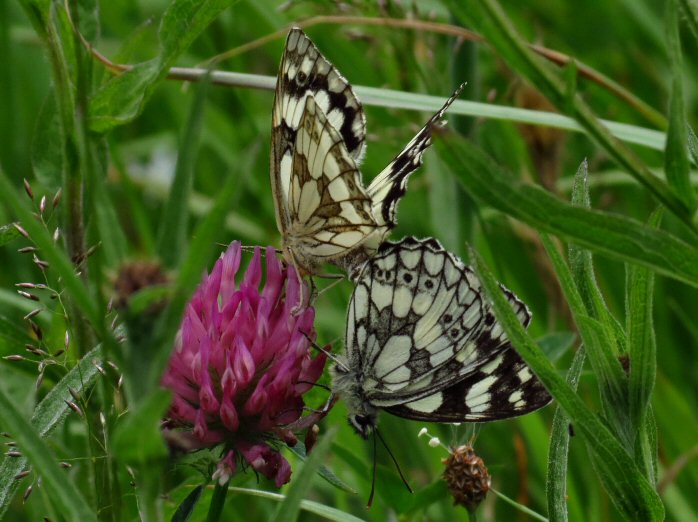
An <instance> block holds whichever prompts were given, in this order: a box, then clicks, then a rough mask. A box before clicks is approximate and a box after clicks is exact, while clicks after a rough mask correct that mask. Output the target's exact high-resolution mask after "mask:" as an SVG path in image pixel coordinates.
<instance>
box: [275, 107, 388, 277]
mask: <svg viewBox="0 0 698 522" xmlns="http://www.w3.org/2000/svg"><path fill="white" fill-rule="evenodd" d="M293 150H294V153H293V161H292V170H291V173H292V175H291V184H290V187H289V193H288V211H289V217H290V220H291V229H290V232H291V234H289V237H288V238H287V241H288V242H289V243H290V244H289V246H290V247H291V250H292V251H293V253H294V256H295V258H296V260H297V261H298V262H299V263H300V264H301V266H304V267H313V266H315V265H316V264H317V263H319V262H325V261H327V262H334V261H335V260H336V259H337V258H340V257H342V256H344V255H346V253H347V252H349V251H351V250H353V249H354V248H355V247H356V246H357V245H359V244H361V243H362V242H363V241H364V240H365V239H366V237H368V236H369V235H370V234H371V233H373V232H374V231H375V230H376V229H377V228H378V227H377V225H376V223H375V221H374V219H373V216H372V215H371V200H370V199H369V197H368V196H367V195H366V192H365V190H364V188H363V186H362V185H361V174H360V173H359V171H358V169H357V168H356V164H355V162H354V160H353V158H352V157H351V155H350V154H349V152H348V151H347V149H346V147H345V144H344V140H343V139H342V137H341V136H340V135H339V132H338V131H337V130H336V129H335V128H334V126H333V125H332V124H331V123H330V122H329V121H328V120H327V118H326V116H325V114H324V113H323V112H322V110H321V109H320V107H319V106H318V105H317V103H316V100H315V98H314V97H312V96H308V97H307V98H306V100H305V107H304V109H303V117H302V118H301V121H300V125H299V127H298V130H297V132H296V142H295V144H294V149H293Z"/></svg>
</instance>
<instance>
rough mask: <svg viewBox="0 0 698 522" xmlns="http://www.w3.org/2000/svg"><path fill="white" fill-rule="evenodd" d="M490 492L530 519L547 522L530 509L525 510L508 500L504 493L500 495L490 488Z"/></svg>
mask: <svg viewBox="0 0 698 522" xmlns="http://www.w3.org/2000/svg"><path fill="white" fill-rule="evenodd" d="M490 491H492V492H493V493H494V494H495V495H497V496H498V497H499V498H501V499H502V500H504V501H505V502H507V503H509V504H511V505H512V506H514V507H515V508H516V509H518V510H519V511H523V512H524V513H526V514H527V515H529V516H531V517H532V518H534V519H535V520H540V522H548V519H547V518H545V517H544V516H543V515H541V514H540V513H536V512H535V511H533V510H532V509H529V508H527V507H526V506H524V505H523V504H519V503H518V502H516V501H515V500H512V499H510V498H509V497H507V496H506V495H505V494H504V493H502V492H501V491H497V490H496V489H494V488H491V489H490Z"/></svg>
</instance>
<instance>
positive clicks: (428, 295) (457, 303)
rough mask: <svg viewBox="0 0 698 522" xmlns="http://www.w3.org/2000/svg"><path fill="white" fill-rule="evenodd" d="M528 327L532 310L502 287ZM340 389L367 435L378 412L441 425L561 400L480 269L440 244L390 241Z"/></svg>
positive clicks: (370, 277) (377, 260)
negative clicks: (538, 372)
mask: <svg viewBox="0 0 698 522" xmlns="http://www.w3.org/2000/svg"><path fill="white" fill-rule="evenodd" d="M501 289H502V291H503V292H504V293H505V294H506V296H507V298H508V300H509V302H510V303H511V304H512V305H513V307H514V309H515V311H516V315H517V316H518V318H519V320H520V321H521V323H522V324H523V325H524V326H528V323H529V322H530V319H531V314H530V312H529V311H528V308H527V307H526V305H525V304H524V303H523V302H522V301H521V300H519V299H518V298H517V297H516V296H515V295H514V294H513V293H512V292H510V291H509V290H507V289H506V288H504V287H503V286H501ZM345 350H346V356H345V358H343V359H340V360H339V361H338V363H337V364H336V365H335V367H334V392H336V393H337V394H338V395H339V396H340V397H341V398H344V400H345V402H346V404H347V409H348V410H349V422H350V423H351V425H352V426H353V427H354V428H355V429H356V431H357V432H358V433H359V434H360V435H361V436H363V437H364V438H366V437H368V435H369V434H370V433H371V432H372V431H373V429H374V428H375V426H376V422H377V413H378V410H379V409H383V410H385V411H387V412H388V413H392V414H394V415H398V416H400V417H406V418H409V419H418V420H425V421H432V422H461V421H464V422H479V421H491V420H497V419H504V418H507V417H514V416H517V415H523V414H524V413H529V412H531V411H533V410H536V409H538V408H541V407H543V406H545V405H546V404H548V402H550V400H551V397H550V395H548V393H547V391H546V390H545V388H544V387H543V385H542V384H541V382H540V381H539V380H538V379H537V378H536V377H535V375H534V374H533V373H532V372H531V370H530V369H529V367H528V366H527V365H526V364H525V363H524V361H523V360H522V359H521V357H520V356H519V355H518V354H517V353H516V351H515V350H514V349H513V348H512V346H511V344H510V342H509V341H508V340H507V338H506V334H505V333H504V331H503V330H502V328H501V326H500V325H499V324H498V323H497V321H496V320H495V317H494V313H493V311H492V309H491V307H490V306H489V305H488V304H487V302H486V301H485V298H484V296H483V295H482V293H481V287H480V282H479V281H478V279H477V278H476V276H475V274H474V273H473V272H472V270H471V269H470V268H468V267H467V266H465V265H464V264H463V262H462V261H461V260H460V259H458V258H457V257H455V256H454V255H452V254H450V253H449V252H447V251H446V250H444V249H443V247H442V246H441V245H440V244H439V242H438V241H436V240H435V239H424V240H418V239H415V238H412V237H408V238H405V239H403V240H401V241H400V242H397V243H393V242H386V243H384V244H383V245H381V246H380V248H379V250H378V252H377V254H376V255H375V256H374V257H373V258H371V259H370V260H369V261H367V262H366V263H365V264H364V266H363V267H362V270H361V273H360V275H359V277H358V279H357V282H356V288H355V290H354V293H353V294H352V296H351V301H350V303H349V312H348V317H347V326H346V340H345Z"/></svg>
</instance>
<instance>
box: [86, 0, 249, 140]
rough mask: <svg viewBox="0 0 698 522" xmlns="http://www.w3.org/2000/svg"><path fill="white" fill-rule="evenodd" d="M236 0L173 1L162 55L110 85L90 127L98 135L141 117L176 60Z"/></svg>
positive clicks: (94, 104)
mask: <svg viewBox="0 0 698 522" xmlns="http://www.w3.org/2000/svg"><path fill="white" fill-rule="evenodd" d="M235 2H236V0H200V1H197V2H192V1H191V0H174V1H173V2H172V3H171V4H170V6H169V7H168V8H167V11H165V14H164V15H163V18H162V21H161V23H160V29H159V31H158V35H159V37H160V54H159V55H158V56H157V57H156V58H154V59H152V60H150V61H148V62H144V63H140V64H137V65H135V66H134V67H133V68H131V69H130V70H128V71H126V72H124V73H121V74H120V75H119V76H117V77H115V78H113V79H112V80H111V81H109V82H107V83H106V84H105V85H104V86H102V88H101V89H100V90H99V91H97V93H95V96H94V97H93V99H92V101H91V104H90V127H91V129H92V130H94V131H97V132H106V131H108V130H109V129H111V128H113V127H115V126H117V125H122V124H124V123H128V122H129V121H131V120H133V119H134V118H135V117H136V116H138V115H139V114H140V113H141V111H142V110H143V107H144V105H145V103H146V102H147V101H148V99H149V98H150V96H151V95H152V93H153V91H154V90H155V88H156V87H157V85H158V83H159V82H160V81H161V80H162V79H163V78H164V77H165V76H166V74H167V72H168V70H169V68H170V66H171V65H172V63H173V62H174V60H175V59H176V58H177V57H178V56H179V55H181V54H182V53H183V52H184V51H185V50H186V49H187V48H188V47H189V46H190V45H191V43H192V42H193V41H194V40H195V39H196V38H197V37H198V36H199V35H200V34H201V33H202V32H203V30H204V29H206V27H207V26H208V25H209V24H210V23H211V22H212V21H213V20H214V19H215V18H216V17H217V16H218V15H219V14H220V13H221V12H222V11H223V10H224V9H226V8H228V7H229V6H231V5H232V4H234V3H235Z"/></svg>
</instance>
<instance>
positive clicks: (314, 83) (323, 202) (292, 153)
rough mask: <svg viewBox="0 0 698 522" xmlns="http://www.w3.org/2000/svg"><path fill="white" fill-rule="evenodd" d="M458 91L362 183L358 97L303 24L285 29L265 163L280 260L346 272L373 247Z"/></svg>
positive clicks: (306, 268)
mask: <svg viewBox="0 0 698 522" xmlns="http://www.w3.org/2000/svg"><path fill="white" fill-rule="evenodd" d="M461 87H462V86H461ZM459 92H460V88H459V89H458V90H457V91H456V92H455V93H454V94H453V96H451V98H449V99H448V101H447V102H446V103H445V104H444V106H443V107H442V108H441V109H440V110H439V111H438V112H437V113H436V114H435V115H434V116H433V117H432V118H431V119H430V120H429V121H428V122H427V124H426V125H425V126H424V128H422V129H421V130H420V131H419V133H418V134H417V135H416V136H415V137H414V138H413V139H412V140H411V141H410V142H409V143H408V144H407V146H406V147H405V148H404V149H403V150H402V152H400V153H399V154H398V155H397V156H396V157H395V158H394V159H393V161H392V162H391V163H390V164H389V165H388V166H387V167H386V168H385V169H384V170H383V171H382V172H381V173H380V174H378V176H376V178H375V179H374V180H373V182H372V183H371V184H370V185H369V186H368V187H367V188H364V186H363V183H362V180H361V173H360V172H359V169H358V164H359V163H360V161H361V159H362V156H363V154H364V152H365V148H366V118H365V116H364V112H363V108H362V106H361V103H360V102H359V100H358V99H357V98H356V95H355V94H354V91H353V90H352V88H351V86H350V85H349V82H347V80H346V79H345V78H344V77H342V75H341V74H339V72H338V71H337V69H335V68H334V66H333V65H332V64H331V63H330V62H328V61H327V59H325V57H324V56H322V54H320V51H318V49H317V47H315V45H314V44H313V43H312V42H311V41H310V39H309V38H308V37H307V36H306V35H305V34H304V33H303V31H301V30H300V29H298V28H295V29H292V30H291V32H290V33H289V35H288V38H287V40H286V48H285V50H284V55H283V58H282V60H281V66H280V70H279V74H278V78H277V83H276V94H275V97H274V109H273V114H272V138H271V166H270V173H271V186H272V192H273V196H274V206H275V209H276V221H277V226H278V228H279V231H280V232H281V235H282V243H283V252H284V257H285V258H286V260H287V261H288V262H289V263H291V264H293V265H294V266H296V268H297V269H299V270H300V271H301V273H304V274H316V273H317V271H318V269H319V267H320V265H322V263H325V262H328V263H333V264H336V265H338V266H340V267H342V268H344V269H345V270H346V271H347V272H349V273H351V272H352V271H353V269H355V268H356V267H358V266H360V264H361V263H362V262H364V261H365V260H366V259H368V258H369V257H370V256H371V255H373V254H374V253H375V251H376V249H377V248H378V245H380V243H381V242H382V241H383V239H384V238H385V236H386V235H387V234H388V232H389V230H390V229H391V228H393V227H394V226H395V224H396V218H395V213H396V205H397V202H398V200H399V199H400V198H401V197H402V196H403V195H404V193H405V188H406V185H407V178H408V177H409V175H410V174H411V173H412V172H414V171H415V170H416V169H417V168H418V167H419V166H420V165H421V164H422V154H423V152H424V150H425V149H426V148H427V147H428V146H429V145H430V144H431V129H432V128H433V127H434V126H435V125H437V124H438V123H439V121H440V119H441V117H442V116H443V114H444V112H445V111H446V109H447V108H448V106H449V105H450V104H451V103H452V102H453V100H454V99H455V98H456V97H457V96H458V94H459Z"/></svg>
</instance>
